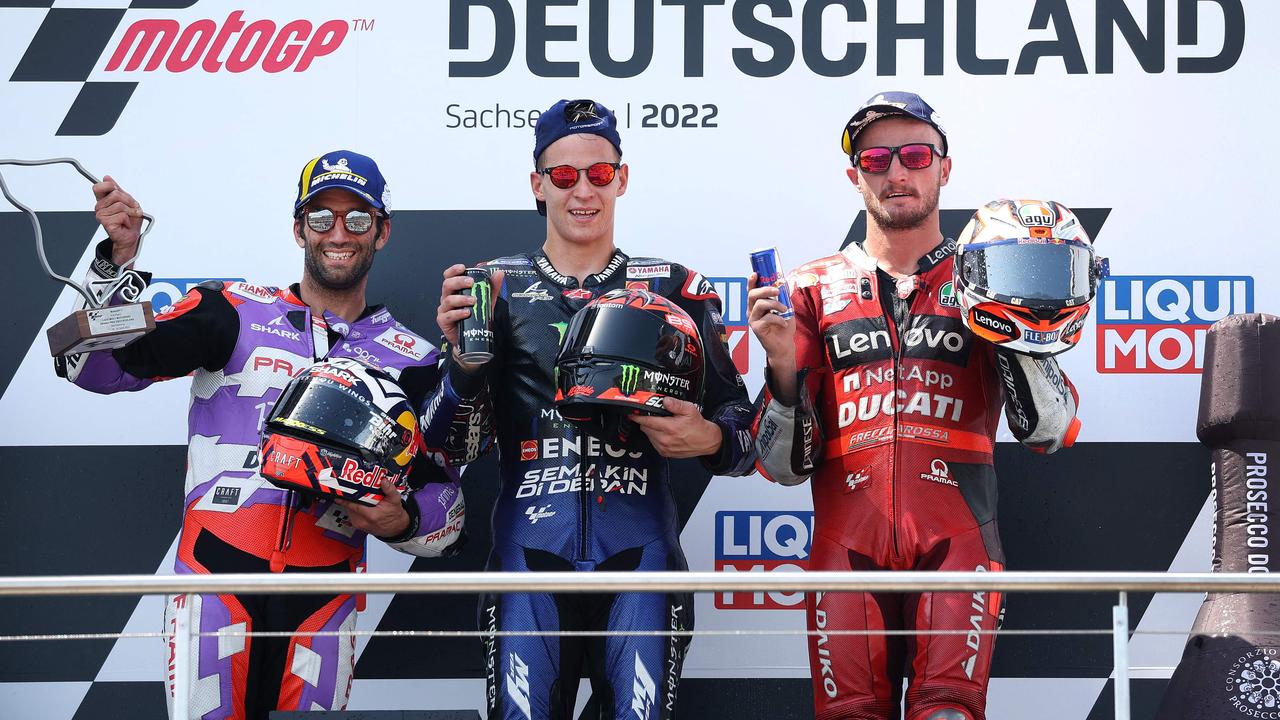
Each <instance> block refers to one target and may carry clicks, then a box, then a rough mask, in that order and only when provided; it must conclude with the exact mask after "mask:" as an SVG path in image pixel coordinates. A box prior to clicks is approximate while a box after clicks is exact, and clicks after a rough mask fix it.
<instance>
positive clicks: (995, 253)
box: [960, 238, 1096, 306]
mask: <svg viewBox="0 0 1280 720" xmlns="http://www.w3.org/2000/svg"><path fill="white" fill-rule="evenodd" d="M960 274H961V279H963V280H964V282H965V284H966V285H968V286H970V288H972V289H973V290H974V291H975V292H977V293H978V294H979V295H983V296H986V297H989V298H992V299H996V300H1000V301H1004V302H1009V301H1013V302H1015V303H1017V304H1027V305H1037V304H1040V305H1049V306H1062V305H1078V304H1081V303H1085V302H1088V301H1089V300H1091V299H1092V298H1093V292H1094V284H1095V282H1096V278H1095V276H1094V273H1093V246H1091V245H1089V244H1088V243H1084V242H1080V241H1079V240H1040V239H1035V238H1020V239H1007V240H995V241H992V242H986V243H977V244H971V245H967V246H965V247H964V249H963V252H962V254H961V260H960Z"/></svg>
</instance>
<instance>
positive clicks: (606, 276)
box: [529, 248, 627, 288]
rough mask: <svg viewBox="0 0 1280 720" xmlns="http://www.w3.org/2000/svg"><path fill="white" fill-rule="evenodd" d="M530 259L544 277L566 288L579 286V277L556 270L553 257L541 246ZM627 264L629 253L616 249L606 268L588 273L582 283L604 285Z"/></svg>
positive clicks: (587, 285) (584, 285) (585, 285)
mask: <svg viewBox="0 0 1280 720" xmlns="http://www.w3.org/2000/svg"><path fill="white" fill-rule="evenodd" d="M529 259H530V260H531V261H533V264H534V267H536V268H538V272H540V273H541V274H542V275H543V277H545V278H546V279H547V280H550V281H551V282H553V283H555V284H556V285H559V286H560V287H564V288H576V287H578V279H577V278H573V277H569V276H568V275H565V274H564V273H562V272H560V271H559V270H556V267H555V265H552V264H551V259H550V258H548V257H547V254H546V252H544V251H543V250H542V249H541V248H539V249H538V251H537V252H535V253H532V254H530V255H529ZM626 266H627V254H626V253H624V252H622V251H621V250H618V249H616V248H615V249H614V251H613V257H611V258H609V262H608V263H606V264H605V266H604V269H603V270H601V271H600V272H598V273H595V274H592V275H588V276H587V278H586V281H585V282H583V283H582V286H583V287H591V286H592V285H603V284H604V283H606V282H608V281H609V280H610V279H611V278H612V277H613V276H614V275H616V274H617V273H618V271H619V270H621V269H622V268H624V267H626Z"/></svg>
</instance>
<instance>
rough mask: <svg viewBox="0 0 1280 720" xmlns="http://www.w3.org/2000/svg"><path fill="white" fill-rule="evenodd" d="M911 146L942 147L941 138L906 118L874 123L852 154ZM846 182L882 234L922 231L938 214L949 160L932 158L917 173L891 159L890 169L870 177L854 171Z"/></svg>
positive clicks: (861, 134) (913, 120) (947, 175)
mask: <svg viewBox="0 0 1280 720" xmlns="http://www.w3.org/2000/svg"><path fill="white" fill-rule="evenodd" d="M911 143H928V144H931V145H934V146H936V147H942V135H940V134H939V133H938V131H937V130H935V129H933V128H932V127H931V126H930V125H929V124H928V123H925V122H921V121H919V120H916V119H914V118H908V117H888V118H884V119H883V120H877V121H875V122H873V123H871V124H870V125H868V126H867V127H866V128H865V129H864V130H863V131H862V132H860V133H858V138H857V144H856V146H855V148H854V150H855V151H861V150H865V149H866V148H869V147H900V146H902V145H909V144H911ZM847 172H848V175H849V179H850V180H851V181H853V184H854V185H856V186H857V188H858V192H860V193H862V199H863V201H864V202H865V203H866V205H867V215H868V216H869V219H870V221H871V222H875V223H876V224H877V225H879V226H880V227H881V228H883V229H885V230H910V229H914V228H918V227H921V226H922V225H924V224H925V223H927V222H929V221H930V219H931V218H934V220H933V224H934V225H936V224H937V221H936V215H937V212H938V194H939V190H940V189H941V188H942V186H943V185H946V184H947V180H948V179H949V177H950V175H951V158H949V157H947V158H938V157H936V156H935V157H934V159H933V163H932V164H931V165H929V167H927V168H922V169H920V170H908V169H907V168H905V167H903V166H902V161H901V160H900V159H899V158H898V157H897V155H894V157H893V160H892V161H891V162H890V163H889V169H888V170H886V171H885V172H883V173H879V174H872V173H866V172H863V171H861V170H859V169H858V168H857V167H852V168H849V170H848V171H847Z"/></svg>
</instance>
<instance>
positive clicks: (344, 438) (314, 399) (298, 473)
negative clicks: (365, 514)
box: [261, 358, 421, 505]
mask: <svg viewBox="0 0 1280 720" xmlns="http://www.w3.org/2000/svg"><path fill="white" fill-rule="evenodd" d="M420 446H421V436H420V434H419V431H418V419H417V416H416V414H415V413H414V412H413V407H412V406H411V405H410V403H409V400H408V398H407V397H406V396H405V394H404V391H402V390H401V389H400V386H399V385H398V384H397V383H396V381H395V380H392V379H391V377H390V376H389V375H387V374H386V373H385V372H383V371H381V370H375V369H373V368H370V367H367V366H365V365H362V364H361V363H359V362H356V361H355V360H351V359H348V358H336V359H332V360H325V361H322V362H319V363H316V364H315V365H312V366H311V367H309V368H307V369H306V370H304V371H302V373H300V374H299V375H298V376H297V377H295V378H294V379H293V380H291V381H290V382H289V384H288V385H286V386H285V389H284V391H283V392H282V393H281V394H280V399H279V400H277V401H276V404H275V407H273V408H272V409H271V414H270V415H269V416H268V417H267V420H266V423H265V424H264V425H263V428H262V448H261V457H262V470H261V472H262V476H263V477H265V478H266V479H267V480H269V481H271V483H272V484H273V485H275V486H277V487H280V488H284V489H286V490H301V491H304V492H308V493H311V494H314V495H320V496H323V497H328V498H343V499H346V500H355V501H357V502H361V503H364V504H365V505H377V504H378V502H379V501H381V500H382V498H383V494H382V488H381V486H382V480H383V478H387V477H389V478H391V480H392V481H393V482H395V483H396V485H397V487H399V488H400V489H401V490H405V489H407V488H408V483H407V482H406V478H407V477H408V475H409V470H410V467H411V463H412V462H413V457H414V455H415V453H416V452H417V450H418V448H419V447H420Z"/></svg>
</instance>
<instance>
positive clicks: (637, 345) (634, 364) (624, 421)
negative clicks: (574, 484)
mask: <svg viewBox="0 0 1280 720" xmlns="http://www.w3.org/2000/svg"><path fill="white" fill-rule="evenodd" d="M702 381H703V348H702V339H701V338H700V337H699V335H698V328H697V326H696V325H695V324H694V322H693V319H692V318H690V317H689V314H688V313H686V312H685V311H684V310H683V309H681V308H680V307H679V306H678V305H676V304H675V303H673V302H671V301H670V300H668V299H667V298H665V297H662V296H661V295H655V294H653V293H651V292H649V291H647V290H638V289H631V290H624V289H620V290H613V291H611V292H608V293H605V294H604V295H602V296H600V297H598V298H596V299H595V300H592V301H591V302H590V303H588V304H587V305H586V306H585V307H583V308H582V309H581V310H579V311H578V312H577V313H576V314H575V315H574V316H573V319H572V320H571V321H570V323H569V327H568V328H567V329H566V330H565V334H564V341H563V343H562V344H561V348H560V356H559V358H558V359H557V360H556V400H555V402H556V408H557V409H558V410H559V411H560V415H561V416H562V417H563V418H564V419H566V420H568V421H570V422H574V423H577V424H578V425H581V426H582V427H583V428H584V429H585V430H587V431H588V432H591V433H592V434H595V435H597V436H598V437H601V438H602V439H604V440H606V441H607V442H618V443H622V444H627V443H628V442H629V441H631V440H632V439H633V438H634V437H635V435H636V433H634V432H633V428H632V427H631V423H630V421H629V420H628V418H629V417H630V416H632V415H636V414H644V415H658V416H671V415H673V413H672V411H671V410H669V409H668V408H667V406H666V400H667V399H668V398H671V399H674V400H680V401H684V402H686V403H689V404H691V405H693V406H695V407H696V406H697V405H698V404H699V403H700V401H701V399H702ZM686 414H687V413H686ZM700 417H701V416H699V418H700Z"/></svg>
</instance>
